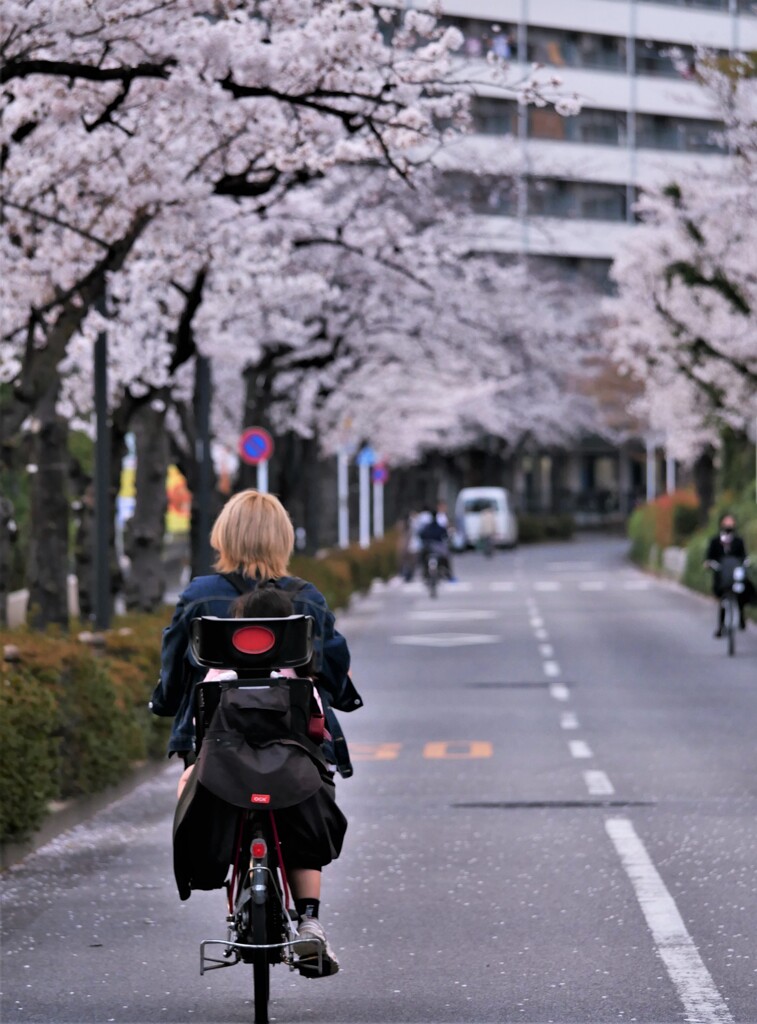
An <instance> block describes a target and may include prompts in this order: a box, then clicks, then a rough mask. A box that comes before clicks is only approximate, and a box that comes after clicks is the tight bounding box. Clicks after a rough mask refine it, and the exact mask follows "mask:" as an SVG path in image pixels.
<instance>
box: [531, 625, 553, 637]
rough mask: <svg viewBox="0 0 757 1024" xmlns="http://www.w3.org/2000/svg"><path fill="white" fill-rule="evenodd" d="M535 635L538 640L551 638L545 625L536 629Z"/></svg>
mask: <svg viewBox="0 0 757 1024" xmlns="http://www.w3.org/2000/svg"><path fill="white" fill-rule="evenodd" d="M534 636H535V637H536V639H537V640H549V633H548V632H547V631H546V629H544V627H543V626H539V628H538V629H535V630H534Z"/></svg>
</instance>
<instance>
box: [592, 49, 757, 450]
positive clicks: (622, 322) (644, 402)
mask: <svg viewBox="0 0 757 1024" xmlns="http://www.w3.org/2000/svg"><path fill="white" fill-rule="evenodd" d="M700 74H701V77H702V80H703V81H704V83H705V85H706V86H707V88H708V90H709V92H710V94H711V96H712V98H713V101H714V102H715V104H716V105H717V108H718V110H719V113H720V116H721V118H722V120H723V123H724V125H725V131H724V138H725V141H726V142H727V145H728V151H729V153H728V156H727V158H725V159H724V161H723V163H722V165H721V167H720V168H718V169H711V168H704V167H703V168H699V169H698V170H697V171H696V172H695V173H692V174H690V175H686V176H684V175H681V176H679V177H678V179H677V180H676V181H675V182H671V183H670V184H668V185H667V186H666V187H664V188H662V189H659V190H656V191H650V192H648V193H646V194H645V195H644V197H643V198H642V200H641V202H640V204H639V208H640V212H641V215H642V219H643V224H642V225H641V226H640V227H639V228H637V229H636V230H635V231H634V232H633V234H632V236H631V238H630V240H629V243H628V245H627V246H626V247H625V249H624V251H623V252H622V253H621V254H620V255H619V256H618V258H617V259H616V261H615V264H614V267H613V277H614V279H615V281H616V283H617V286H618V295H617V298H616V299H614V300H613V301H612V302H611V303H610V304H609V311H610V314H611V315H612V317H613V318H614V322H615V326H614V328H613V330H612V331H611V332H610V333H609V335H608V338H609V341H610V344H611V350H612V354H613V355H614V357H615V358H616V359H617V360H618V361H619V362H620V364H621V365H622V366H623V367H624V368H625V369H626V371H627V372H629V373H630V374H632V375H633V376H634V377H636V378H638V379H639V380H640V381H642V382H643V385H644V393H643V396H642V398H641V400H640V401H639V403H638V404H637V408H638V410H639V411H640V412H641V413H642V414H643V415H644V416H645V418H646V419H647V421H648V423H649V424H650V427H651V429H652V430H653V431H655V432H658V433H659V434H660V435H661V436H663V437H664V438H665V443H666V446H667V449H668V451H669V452H670V453H671V454H672V455H674V456H675V457H676V458H679V459H681V460H684V461H686V462H689V463H696V462H697V461H698V460H702V459H703V460H704V461H705V462H709V461H710V459H711V453H712V452H713V451H715V450H717V449H718V448H719V447H720V445H721V442H722V437H723V432H724V430H732V431H737V432H739V433H741V434H742V435H743V432H744V430H745V426H746V425H747V424H750V423H753V422H754V418H755V416H757V340H756V339H757V332H756V330H755V327H756V326H757V324H756V316H757V228H756V226H755V225H757V217H756V216H755V214H757V132H756V131H755V123H757V77H755V69H754V66H753V63H752V61H751V60H740V61H735V62H732V63H730V64H728V65H726V66H723V65H718V64H716V63H714V62H712V61H710V60H707V59H705V60H703V61H702V62H701V63H700ZM698 468H699V470H702V468H703V467H702V466H699V467H698Z"/></svg>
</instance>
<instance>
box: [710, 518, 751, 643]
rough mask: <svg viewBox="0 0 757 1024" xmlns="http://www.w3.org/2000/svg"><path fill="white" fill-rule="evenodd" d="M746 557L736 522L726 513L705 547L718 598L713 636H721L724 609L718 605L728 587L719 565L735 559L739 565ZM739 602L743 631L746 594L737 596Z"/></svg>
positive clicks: (714, 589)
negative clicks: (729, 559) (715, 627)
mask: <svg viewBox="0 0 757 1024" xmlns="http://www.w3.org/2000/svg"><path fill="white" fill-rule="evenodd" d="M746 557H747V554H746V546H745V545H744V541H743V539H742V538H741V537H740V536H739V535H738V533H736V520H735V519H734V517H733V516H732V515H731V514H730V512H726V513H725V515H723V516H721V518H720V529H719V530H718V532H717V533H716V534H715V536H714V537H712V538H711V539H710V543H709V545H708V547H707V558H706V560H705V563H704V564H705V565H706V566H707V568H708V569H712V570H713V573H712V590H713V593H714V594H715V597H717V598H718V628H717V629H716V630H715V636H722V635H723V624H724V615H725V612H724V609H723V607H722V605H721V604H720V598H721V597H722V595H723V593H724V591H725V590H726V589H727V587H728V581H727V580H725V579H724V578H723V573H722V572H721V568H720V567H721V565H722V563H723V560H724V559H726V558H735V559H737V560H738V562H739V563H741V562H743V561H745V559H746ZM738 600H739V628H740V629H745V628H746V622H745V620H744V605H745V604H746V601H747V594H746V592H745V593H743V594H739V595H738Z"/></svg>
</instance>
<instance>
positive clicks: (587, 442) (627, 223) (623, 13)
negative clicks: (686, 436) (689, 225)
mask: <svg viewBox="0 0 757 1024" xmlns="http://www.w3.org/2000/svg"><path fill="white" fill-rule="evenodd" d="M419 5H420V4H419ZM444 12H445V21H447V22H448V23H449V24H452V25H455V26H456V27H458V28H459V29H460V30H461V31H462V33H463V35H464V38H465V46H464V51H465V57H466V59H467V60H468V61H469V62H470V65H471V68H472V69H475V66H476V63H477V62H478V61H481V66H482V70H483V67H484V64H485V62H486V60H487V58H488V55H489V53H490V52H493V53H494V54H495V55H497V56H500V57H502V58H504V59H506V60H507V61H509V62H510V63H511V66H512V70H513V73H514V75H515V77H519V76H520V75H525V74H527V73H528V71H529V69H530V67H531V66H532V65H533V64H534V63H538V64H540V65H543V69H544V71H543V75H544V77H549V74H550V73H554V74H555V75H557V76H559V78H560V79H561V81H562V84H563V88H564V90H565V92H566V93H568V94H571V93H575V94H577V95H578V96H579V97H580V100H581V110H580V113H578V114H577V115H575V116H573V117H567V118H566V117H562V116H560V115H559V114H558V113H556V112H555V110H554V108H552V107H550V106H547V107H538V106H533V105H531V106H527V107H526V106H519V105H518V104H517V103H516V102H515V101H514V100H508V99H505V98H503V97H502V94H501V91H500V92H499V94H498V90H497V89H496V88H494V87H491V88H487V87H486V86H482V87H480V88H479V89H478V95H477V97H476V98H475V99H474V102H473V121H474V132H475V138H474V145H475V147H476V150H477V151H478V152H479V153H482V154H483V155H484V156H485V157H487V156H488V157H491V158H492V159H494V160H496V159H497V157H498V155H500V154H502V153H504V151H505V149H506V148H507V149H508V150H509V151H513V150H514V166H516V167H517V173H516V175H515V177H514V178H512V177H510V178H507V177H504V176H499V177H498V176H495V175H491V176H489V177H484V178H481V177H480V176H474V175H466V174H465V173H464V172H459V171H458V172H456V173H454V174H452V175H450V188H451V190H452V191H453V192H455V193H457V194H458V195H459V196H460V197H461V198H463V197H464V198H465V199H466V201H468V207H469V209H470V210H471V215H470V216H468V217H466V218H464V219H463V222H462V224H461V225H460V231H461V232H462V233H463V236H464V237H467V239H468V241H469V244H470V248H471V250H472V251H488V252H499V253H502V254H503V256H505V255H512V256H516V255H520V256H527V257H528V258H529V259H531V260H534V261H537V262H540V263H542V262H546V263H548V264H554V265H556V266H558V267H559V268H560V269H561V270H562V271H563V272H565V273H566V274H567V273H577V274H581V275H583V274H589V275H591V276H592V277H593V278H594V280H596V281H597V282H598V283H599V284H600V286H602V287H607V286H608V278H607V272H608V269H609V267H610V264H611V261H612V259H613V257H614V256H615V254H616V253H617V252H618V251H619V250H620V249H621V247H622V246H623V243H624V240H625V239H626V238H627V237H628V233H629V232H630V231H632V230H633V228H634V219H635V215H634V210H633V205H634V200H635V198H636V196H637V194H638V190H639V189H640V188H643V187H646V186H653V185H655V184H664V183H665V182H667V181H669V180H671V179H673V178H675V177H676V175H677V174H678V173H679V172H682V171H686V172H689V171H691V170H693V169H695V168H696V167H698V166H702V165H705V166H710V167H712V166H713V165H715V164H717V162H719V161H723V160H724V159H725V154H724V151H723V146H722V142H721V140H720V139H719V138H718V130H719V127H720V125H719V123H718V122H717V120H716V119H715V115H714V112H713V110H712V108H711V105H710V103H709V101H708V98H707V96H706V94H705V92H704V90H703V89H702V87H701V86H700V85H699V84H698V82H697V81H696V80H695V78H694V75H693V73H692V70H693V57H694V52H695V48H696V47H699V46H705V47H707V48H708V49H710V50H714V51H716V52H717V53H719V54H726V55H727V54H729V53H734V52H739V51H749V50H757V2H753V0H660V2H647V0H444ZM481 77H482V78H484V77H485V76H484V75H483V74H482V76H481ZM663 444H664V439H660V438H650V437H643V436H642V437H637V438H634V439H630V440H629V441H628V442H626V443H625V444H624V445H622V446H621V447H620V449H618V448H617V447H613V446H611V445H610V444H608V443H607V442H606V441H605V440H603V439H602V438H599V437H597V438H586V439H584V441H583V442H582V444H581V445H580V446H579V447H577V448H576V449H575V450H574V451H572V452H557V451H553V452H543V451H539V450H533V451H530V452H529V451H525V452H523V453H521V454H520V455H519V457H518V458H517V459H515V460H514V462H513V461H511V462H510V465H509V466H508V470H507V472H508V475H509V477H510V481H509V483H510V486H512V487H513V489H514V490H515V492H516V495H517V497H518V501H519V504H520V507H521V508H525V509H530V510H533V511H547V510H550V511H552V510H561V511H564V510H570V511H572V512H573V513H574V514H575V515H576V516H577V518H578V519H579V521H581V522H583V523H587V524H588V523H592V522H595V523H598V522H606V521H607V520H608V519H612V518H616V519H622V518H623V517H624V516H625V515H626V514H627V513H628V511H629V510H630V508H631V507H632V506H633V504H634V503H635V502H636V501H638V500H640V499H643V498H645V497H650V496H654V495H655V494H657V493H660V491H661V490H665V489H672V488H673V487H674V486H675V484H676V472H675V466H674V465H672V464H671V463H670V462H669V461H667V462H666V460H665V456H664V446H663ZM465 482H466V483H469V482H470V483H474V482H478V481H472V480H471V481H468V480H466V481H465ZM485 482H493V481H485Z"/></svg>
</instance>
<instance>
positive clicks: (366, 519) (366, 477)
mask: <svg viewBox="0 0 757 1024" xmlns="http://www.w3.org/2000/svg"><path fill="white" fill-rule="evenodd" d="M359 472H360V547H361V548H367V547H370V543H371V491H370V488H371V467H370V466H369V465H368V463H367V462H361V463H360V470H359Z"/></svg>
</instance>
